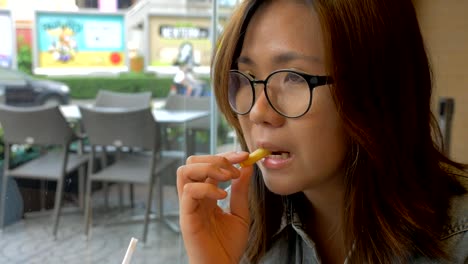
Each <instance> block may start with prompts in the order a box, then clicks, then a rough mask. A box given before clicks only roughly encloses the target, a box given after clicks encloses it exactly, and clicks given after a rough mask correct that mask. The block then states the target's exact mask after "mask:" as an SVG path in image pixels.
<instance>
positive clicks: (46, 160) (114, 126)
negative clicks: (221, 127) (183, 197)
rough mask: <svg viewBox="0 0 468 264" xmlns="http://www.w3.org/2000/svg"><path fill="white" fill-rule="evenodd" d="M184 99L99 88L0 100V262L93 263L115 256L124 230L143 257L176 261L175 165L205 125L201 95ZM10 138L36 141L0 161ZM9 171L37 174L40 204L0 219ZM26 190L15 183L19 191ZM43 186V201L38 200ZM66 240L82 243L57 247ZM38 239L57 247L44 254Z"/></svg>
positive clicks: (13, 142)
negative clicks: (70, 95) (44, 100)
mask: <svg viewBox="0 0 468 264" xmlns="http://www.w3.org/2000/svg"><path fill="white" fill-rule="evenodd" d="M191 99H195V98H186V97H183V96H181V97H178V96H175V97H174V98H171V96H170V97H168V98H166V100H165V102H164V105H162V107H160V108H154V107H152V98H151V94H150V93H147V92H144V93H132V94H130V93H119V92H112V91H106V90H101V91H100V92H99V93H98V94H97V96H96V98H95V100H94V101H93V102H91V103H89V104H86V105H83V104H81V105H76V104H70V105H61V106H59V105H52V106H39V107H12V106H2V107H0V123H1V124H2V128H3V130H4V141H5V147H6V148H5V163H4V164H5V166H6V167H5V169H4V175H5V176H4V177H3V182H2V188H1V191H2V192H1V193H0V198H1V200H0V201H1V204H0V205H1V207H0V216H1V219H2V221H0V224H1V227H2V233H1V237H2V239H0V241H1V242H0V243H11V244H12V245H11V246H8V245H5V247H4V248H10V249H11V250H12V251H4V252H3V253H0V263H21V262H22V260H24V259H28V260H30V257H31V255H34V254H37V255H38V257H37V261H38V262H37V263H63V262H62V261H66V263H96V262H100V261H101V260H103V259H101V257H104V258H105V260H103V261H104V262H105V263H115V262H117V260H118V259H119V258H121V257H123V254H124V253H125V249H126V246H127V245H128V244H127V245H126V243H128V242H129V241H130V238H132V237H135V238H137V239H138V240H139V245H140V246H139V247H138V250H141V251H142V252H141V253H142V254H143V256H141V258H142V259H143V260H144V259H145V258H148V259H153V257H155V255H160V257H158V258H157V261H156V262H151V263H163V262H162V261H163V260H164V262H165V263H183V261H184V249H183V246H182V244H180V243H181V240H180V239H181V238H180V232H179V227H178V217H177V215H178V200H177V191H176V187H175V182H176V174H175V171H176V169H177V167H178V166H179V165H180V164H182V163H183V162H184V160H185V158H186V157H187V156H188V155H192V154H194V153H195V151H196V149H195V146H196V144H195V142H191V141H194V140H196V138H195V137H194V136H193V135H195V132H194V131H195V130H203V131H206V133H209V132H208V131H209V101H207V100H209V98H203V99H201V98H196V99H197V100H198V101H199V102H198V101H197V102H196V103H195V102H191V101H190V102H189V101H187V100H191ZM168 102H169V104H167V103H168ZM175 128H178V129H181V130H179V132H180V131H185V132H184V133H182V134H181V135H179V140H178V141H179V143H180V145H179V149H177V148H176V149H174V148H171V149H169V148H168V145H167V142H166V138H165V137H167V136H168V135H167V132H168V131H169V130H170V129H175ZM192 129H193V131H192ZM165 143H166V145H165ZM17 145H26V146H28V148H32V149H34V150H36V149H37V155H35V156H34V157H32V158H31V159H30V160H28V161H25V162H23V163H22V164H20V165H19V166H16V165H15V166H11V167H10V166H7V164H11V163H12V161H11V160H10V157H11V156H14V155H15V153H14V151H15V150H16V149H17V147H16V146H17ZM171 146H172V147H174V145H173V144H172V145H171ZM174 153H178V154H174ZM16 178H21V179H28V180H31V179H33V180H36V181H38V182H39V183H40V184H39V186H40V190H38V191H37V192H38V193H39V194H40V195H39V200H40V209H39V210H31V211H30V212H28V210H29V209H25V211H24V213H23V214H22V219H19V220H17V221H14V222H13V223H4V222H3V219H4V217H6V216H5V213H8V212H6V208H8V210H9V211H11V207H12V206H13V205H12V204H10V203H9V201H11V197H9V196H8V195H7V194H8V193H9V192H11V191H17V190H18V189H19V187H18V185H17V184H16V182H15V181H13V182H11V180H12V179H16ZM12 183H13V184H12ZM72 185H76V188H75V189H73V190H70V188H68V187H67V186H72ZM12 186H13V187H12ZM25 190H26V191H25ZM29 191H30V190H29ZM29 191H28V190H27V189H24V188H22V189H21V196H23V200H25V199H28V197H29V195H30V193H29ZM49 192H50V193H52V194H53V195H54V199H53V202H52V201H47V198H46V197H47V196H50V194H49ZM49 200H50V199H49ZM23 206H24V207H27V206H26V205H23ZM22 209H23V208H19V209H18V210H22ZM51 220H52V221H51ZM20 241H21V242H20ZM66 244H73V247H74V248H77V245H78V247H79V248H82V249H83V250H82V252H75V253H73V254H71V255H70V252H69V251H68V249H67V248H63V252H62V250H61V247H62V246H63V245H66ZM155 244H157V245H156V248H153V249H151V248H152V247H153V246H155ZM178 244H180V246H178V247H174V245H178ZM13 245H18V248H15V246H13ZM43 245H44V246H45V245H49V246H50V247H51V248H53V249H54V251H59V253H54V254H45V251H44V249H43V248H42V246H43ZM36 247H37V248H38V249H39V248H42V250H37V251H36ZM140 247H141V249H140ZM164 248H166V249H164ZM102 250H104V251H107V253H105V254H104V253H103V252H102ZM22 251H24V254H22V253H21V252H22ZM11 252H15V253H11ZM67 252H68V253H67ZM117 252H121V253H122V254H121V256H120V255H116V254H113V253H117ZM62 253H64V254H62ZM25 254H26V255H28V256H26V255H25ZM136 255H138V254H136ZM150 256H151V258H150ZM137 258H138V257H136V256H135V259H137ZM35 260H36V258H34V261H35ZM83 260H84V262H83ZM98 260H99V261H98ZM111 260H113V261H111ZM160 260H161V262H158V261H160ZM74 261H75V262H74ZM86 261H88V262H86ZM135 261H136V260H135ZM28 263H29V262H28ZM31 263H36V262H31ZM136 263H144V261H143V262H136Z"/></svg>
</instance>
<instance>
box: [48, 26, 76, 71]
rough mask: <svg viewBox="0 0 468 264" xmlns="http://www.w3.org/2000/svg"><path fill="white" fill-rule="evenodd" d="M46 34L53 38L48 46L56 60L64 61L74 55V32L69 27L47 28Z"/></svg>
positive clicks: (71, 58)
mask: <svg viewBox="0 0 468 264" xmlns="http://www.w3.org/2000/svg"><path fill="white" fill-rule="evenodd" d="M47 34H48V35H49V36H50V37H51V38H52V39H53V41H52V42H51V45H50V47H49V52H51V53H52V56H53V58H54V59H55V60H56V61H60V62H63V63H66V62H68V61H71V60H73V58H74V57H75V56H76V51H77V45H76V41H75V39H74V36H75V32H73V30H72V29H70V28H69V27H65V26H62V27H60V28H55V29H49V30H48V31H47Z"/></svg>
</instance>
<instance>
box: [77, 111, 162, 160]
mask: <svg viewBox="0 0 468 264" xmlns="http://www.w3.org/2000/svg"><path fill="white" fill-rule="evenodd" d="M80 112H81V117H82V123H83V126H84V130H85V131H86V134H87V135H88V138H89V142H90V143H91V145H99V146H115V147H133V148H143V149H147V150H153V149H154V150H156V151H158V150H159V147H160V145H161V144H160V136H159V125H158V123H157V122H156V120H155V118H154V116H153V114H152V112H151V108H150V107H145V108H139V109H137V108H135V109H123V108H105V107H80Z"/></svg>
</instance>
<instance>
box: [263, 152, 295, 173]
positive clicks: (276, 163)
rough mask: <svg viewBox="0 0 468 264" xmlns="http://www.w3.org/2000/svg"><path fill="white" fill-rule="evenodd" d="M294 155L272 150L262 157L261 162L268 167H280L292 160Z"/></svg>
mask: <svg viewBox="0 0 468 264" xmlns="http://www.w3.org/2000/svg"><path fill="white" fill-rule="evenodd" d="M293 158H294V155H292V154H291V153H290V152H272V154H270V155H269V156H267V157H266V158H264V159H263V161H262V164H263V166H264V167H265V168H268V169H282V168H284V167H286V166H287V165H288V164H290V163H291V162H292V160H293Z"/></svg>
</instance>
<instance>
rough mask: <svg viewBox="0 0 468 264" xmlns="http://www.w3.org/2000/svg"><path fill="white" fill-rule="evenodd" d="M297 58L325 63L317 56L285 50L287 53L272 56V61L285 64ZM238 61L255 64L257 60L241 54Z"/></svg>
mask: <svg viewBox="0 0 468 264" xmlns="http://www.w3.org/2000/svg"><path fill="white" fill-rule="evenodd" d="M295 60H306V61H311V62H314V63H318V64H323V60H322V59H321V58H319V57H317V56H313V55H304V54H301V53H297V52H285V53H281V54H278V55H275V56H273V57H272V62H273V63H274V64H285V63H288V62H291V61H295ZM236 63H241V64H246V65H254V64H255V62H254V61H253V60H252V59H251V58H250V57H247V56H240V57H239V58H237V60H236Z"/></svg>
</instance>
